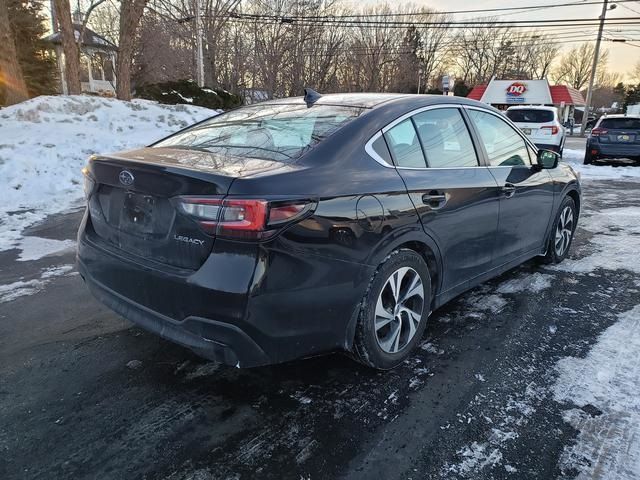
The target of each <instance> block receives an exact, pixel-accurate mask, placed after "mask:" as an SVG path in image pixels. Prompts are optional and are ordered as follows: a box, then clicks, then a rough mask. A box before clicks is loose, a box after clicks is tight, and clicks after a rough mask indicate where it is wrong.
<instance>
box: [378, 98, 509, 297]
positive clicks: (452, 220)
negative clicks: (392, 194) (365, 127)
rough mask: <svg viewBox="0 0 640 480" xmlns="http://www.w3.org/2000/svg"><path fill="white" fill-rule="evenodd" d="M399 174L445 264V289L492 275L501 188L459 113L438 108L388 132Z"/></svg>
mask: <svg viewBox="0 0 640 480" xmlns="http://www.w3.org/2000/svg"><path fill="white" fill-rule="evenodd" d="M384 136H385V139H386V141H387V144H388V146H389V149H390V151H391V155H392V158H393V160H394V163H395V164H396V165H397V167H398V172H399V174H400V176H401V177H402V178H403V180H404V182H405V184H406V186H407V190H408V192H409V196H410V197H411V199H412V201H413V204H414V205H415V207H416V210H417V212H418V214H419V216H420V220H421V222H422V226H423V228H424V230H425V232H426V233H427V234H428V235H429V236H431V237H432V238H433V239H434V241H435V242H436V244H437V245H438V247H439V248H440V253H441V256H442V262H443V267H444V268H443V274H442V275H443V278H442V291H443V292H444V291H447V290H450V289H452V288H455V287H456V286H459V285H461V284H463V283H465V282H468V281H469V280H471V279H473V278H474V277H476V276H478V275H481V274H482V273H484V272H486V271H488V270H489V269H490V267H491V264H492V252H493V247H494V242H495V238H496V232H497V227H498V205H499V193H498V185H497V183H496V181H495V179H494V177H493V175H491V172H490V171H489V169H488V168H486V167H483V166H480V165H479V162H478V155H477V154H476V151H475V149H474V145H473V142H472V140H471V136H470V134H469V130H468V128H467V125H466V123H465V120H464V118H463V116H462V113H461V111H460V109H458V108H456V107H437V108H432V109H427V110H424V111H421V112H419V113H416V114H415V115H413V116H412V117H410V118H407V119H405V120H403V121H402V122H400V123H398V124H396V125H394V126H392V127H391V128H389V129H385V132H384Z"/></svg>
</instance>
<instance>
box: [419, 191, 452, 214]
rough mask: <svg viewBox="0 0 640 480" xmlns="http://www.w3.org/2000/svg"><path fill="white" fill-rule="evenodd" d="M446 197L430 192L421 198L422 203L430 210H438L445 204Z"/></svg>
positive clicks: (442, 194)
mask: <svg viewBox="0 0 640 480" xmlns="http://www.w3.org/2000/svg"><path fill="white" fill-rule="evenodd" d="M447 200H448V198H447V195H446V194H444V193H440V192H435V191H431V192H429V193H425V194H424V195H423V196H422V203H424V204H425V205H427V206H428V207H429V208H431V210H438V209H440V208H442V207H444V206H445V205H446V203H447Z"/></svg>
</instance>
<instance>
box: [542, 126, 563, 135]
mask: <svg viewBox="0 0 640 480" xmlns="http://www.w3.org/2000/svg"><path fill="white" fill-rule="evenodd" d="M542 130H551V135H557V134H558V132H559V131H560V129H559V128H558V127H557V126H555V125H552V126H549V127H542Z"/></svg>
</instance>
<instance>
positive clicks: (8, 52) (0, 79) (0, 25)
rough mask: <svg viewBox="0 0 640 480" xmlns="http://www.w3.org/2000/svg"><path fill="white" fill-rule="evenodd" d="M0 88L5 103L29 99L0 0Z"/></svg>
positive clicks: (4, 6)
mask: <svg viewBox="0 0 640 480" xmlns="http://www.w3.org/2000/svg"><path fill="white" fill-rule="evenodd" d="M0 45H3V47H2V48H1V49H0V88H1V89H3V90H4V97H5V103H6V104H7V105H13V104H15V103H20V102H23V101H25V100H27V99H28V98H29V94H28V92H27V85H26V83H25V81H24V77H23V75H22V68H21V67H20V64H19V63H18V54H17V51H16V43H15V40H14V38H13V34H12V32H11V25H10V24H9V10H8V5H7V2H6V0H0Z"/></svg>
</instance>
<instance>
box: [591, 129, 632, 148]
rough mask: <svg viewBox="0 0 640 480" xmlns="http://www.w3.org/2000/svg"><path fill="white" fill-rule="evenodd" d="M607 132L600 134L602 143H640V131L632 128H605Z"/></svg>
mask: <svg viewBox="0 0 640 480" xmlns="http://www.w3.org/2000/svg"><path fill="white" fill-rule="evenodd" d="M603 130H606V132H607V133H606V134H604V133H602V134H600V136H599V140H600V142H601V143H613V144H619V145H629V144H632V145H633V144H639V143H640V131H639V130H630V129H609V128H606V127H605V128H604V129H603Z"/></svg>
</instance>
